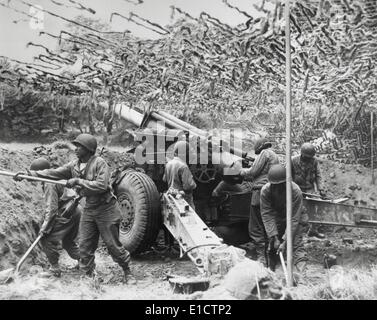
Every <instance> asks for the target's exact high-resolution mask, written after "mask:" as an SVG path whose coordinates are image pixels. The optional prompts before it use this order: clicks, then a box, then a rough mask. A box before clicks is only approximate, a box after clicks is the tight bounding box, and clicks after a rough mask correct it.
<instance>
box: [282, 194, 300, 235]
mask: <svg viewBox="0 0 377 320" xmlns="http://www.w3.org/2000/svg"><path fill="white" fill-rule="evenodd" d="M302 206H303V200H302V192H301V190H299V189H296V188H293V187H292V235H293V237H294V236H295V234H296V231H297V228H298V225H299V223H300V219H301V214H302V208H303V207H302ZM286 239H287V231H285V233H284V236H283V240H284V241H285V240H286Z"/></svg>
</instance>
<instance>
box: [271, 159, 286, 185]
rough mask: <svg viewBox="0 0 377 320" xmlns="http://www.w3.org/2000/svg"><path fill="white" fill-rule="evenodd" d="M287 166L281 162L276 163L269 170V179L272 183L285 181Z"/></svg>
mask: <svg viewBox="0 0 377 320" xmlns="http://www.w3.org/2000/svg"><path fill="white" fill-rule="evenodd" d="M285 179H286V178H285V168H284V167H283V166H282V165H281V164H274V165H273V166H271V168H270V170H269V171H268V181H269V182H270V183H271V184H279V183H283V182H285Z"/></svg>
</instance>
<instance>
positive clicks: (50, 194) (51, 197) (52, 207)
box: [41, 184, 59, 231]
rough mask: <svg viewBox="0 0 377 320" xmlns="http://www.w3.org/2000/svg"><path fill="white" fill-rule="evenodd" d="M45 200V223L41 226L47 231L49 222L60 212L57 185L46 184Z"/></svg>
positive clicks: (42, 229)
mask: <svg viewBox="0 0 377 320" xmlns="http://www.w3.org/2000/svg"><path fill="white" fill-rule="evenodd" d="M44 200H45V203H46V208H45V215H44V219H43V224H42V226H41V231H46V228H47V226H48V223H49V222H50V221H51V219H52V218H53V217H55V216H56V215H57V214H58V212H59V206H58V203H59V202H58V201H59V195H58V192H57V189H56V186H55V185H52V184H46V187H45V191H44Z"/></svg>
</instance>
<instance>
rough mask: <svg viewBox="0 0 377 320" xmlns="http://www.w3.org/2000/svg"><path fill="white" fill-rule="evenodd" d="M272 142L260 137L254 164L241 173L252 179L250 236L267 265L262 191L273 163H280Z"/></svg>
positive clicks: (259, 257) (256, 146) (246, 178)
mask: <svg viewBox="0 0 377 320" xmlns="http://www.w3.org/2000/svg"><path fill="white" fill-rule="evenodd" d="M271 146H272V143H271V142H268V141H267V140H266V139H265V138H261V139H258V140H257V141H256V143H255V146H254V150H255V154H256V155H258V156H257V158H256V159H255V161H254V164H253V166H252V167H251V168H249V169H241V171H240V175H241V176H243V177H245V180H251V181H252V194H251V206H250V218H249V226H248V229H249V237H250V238H251V241H252V243H253V244H254V246H255V249H256V253H257V260H258V261H259V262H261V263H263V264H264V265H267V261H266V254H267V237H266V231H265V229H264V226H263V221H262V217H261V212H260V191H261V189H262V187H263V186H264V185H265V184H266V183H267V182H268V180H267V174H268V171H269V169H270V168H271V166H272V165H274V164H278V163H279V159H278V156H277V155H276V153H275V152H274V151H273V150H272V149H271Z"/></svg>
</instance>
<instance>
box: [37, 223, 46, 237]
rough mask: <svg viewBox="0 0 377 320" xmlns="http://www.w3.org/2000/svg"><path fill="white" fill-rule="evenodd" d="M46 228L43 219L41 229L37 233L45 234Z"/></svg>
mask: <svg viewBox="0 0 377 320" xmlns="http://www.w3.org/2000/svg"><path fill="white" fill-rule="evenodd" d="M46 229H47V222H46V221H45V222H43V224H42V226H41V229H40V230H39V235H45V234H46V233H47V232H46Z"/></svg>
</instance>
